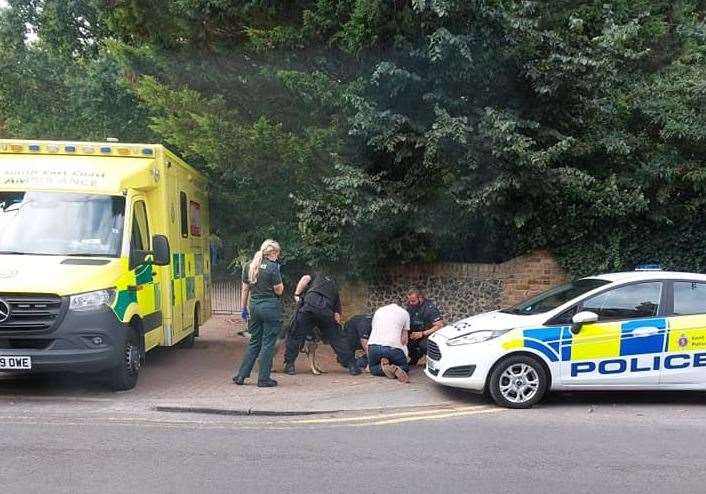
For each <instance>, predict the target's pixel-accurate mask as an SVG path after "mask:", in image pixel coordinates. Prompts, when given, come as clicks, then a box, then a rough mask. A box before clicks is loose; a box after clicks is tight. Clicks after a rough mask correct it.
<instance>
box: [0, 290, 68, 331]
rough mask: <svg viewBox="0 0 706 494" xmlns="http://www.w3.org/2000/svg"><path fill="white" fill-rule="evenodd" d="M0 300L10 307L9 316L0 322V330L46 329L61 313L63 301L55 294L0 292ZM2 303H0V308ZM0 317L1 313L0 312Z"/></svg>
mask: <svg viewBox="0 0 706 494" xmlns="http://www.w3.org/2000/svg"><path fill="white" fill-rule="evenodd" d="M0 301H2V302H5V304H7V305H8V306H9V308H10V315H9V318H8V319H6V320H5V321H2V322H0V331H3V332H9V331H48V330H51V329H53V328H54V327H55V325H56V324H57V323H58V322H59V320H60V318H61V315H62V313H63V310H62V309H63V301H62V299H61V297H58V296H56V295H18V294H14V293H13V294H7V295H6V294H2V293H0ZM2 309H4V305H3V304H2V303H0V310H2ZM0 317H2V314H0Z"/></svg>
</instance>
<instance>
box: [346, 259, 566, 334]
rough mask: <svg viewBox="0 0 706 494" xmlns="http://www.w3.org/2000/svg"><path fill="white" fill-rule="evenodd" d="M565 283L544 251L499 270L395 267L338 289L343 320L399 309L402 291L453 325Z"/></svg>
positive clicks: (452, 265)
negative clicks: (413, 290)
mask: <svg viewBox="0 0 706 494" xmlns="http://www.w3.org/2000/svg"><path fill="white" fill-rule="evenodd" d="M564 281H566V276H565V274H564V273H563V271H562V270H561V268H560V267H559V265H558V264H557V262H556V260H554V258H553V257H552V256H551V254H549V253H548V252H546V251H538V252H535V253H533V254H529V255H526V256H522V257H518V258H515V259H512V260H510V261H508V262H505V263H502V264H462V263H438V264H417V265H403V266H396V267H393V268H390V269H388V270H387V271H385V272H383V273H380V275H379V276H377V277H376V278H374V279H373V280H372V281H369V282H367V283H365V282H361V281H357V282H348V283H345V284H343V286H342V288H341V297H342V300H343V303H344V312H345V316H346V317H350V316H352V315H354V314H360V313H372V312H374V311H375V309H376V308H378V307H381V306H383V305H386V304H390V303H393V302H394V303H399V304H403V303H404V299H405V295H406V293H407V290H408V289H409V288H410V287H418V288H421V289H422V290H424V291H425V292H426V295H427V298H429V299H430V300H432V301H434V302H435V303H436V304H437V305H438V306H439V308H440V309H441V311H442V313H443V315H444V319H446V320H447V321H456V320H458V319H463V318H464V317H468V316H471V315H474V314H478V313H480V312H486V311H489V310H494V309H498V308H501V307H507V306H510V305H513V304H516V303H517V302H519V301H521V300H524V299H525V298H527V297H529V296H531V295H534V294H536V293H539V292H541V291H543V290H546V289H547V288H550V287H551V286H555V285H558V284H560V283H562V282H564Z"/></svg>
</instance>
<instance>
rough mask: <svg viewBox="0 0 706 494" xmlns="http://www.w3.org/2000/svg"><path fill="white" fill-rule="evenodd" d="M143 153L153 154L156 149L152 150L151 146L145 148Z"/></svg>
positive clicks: (146, 154)
mask: <svg viewBox="0 0 706 494" xmlns="http://www.w3.org/2000/svg"><path fill="white" fill-rule="evenodd" d="M142 154H144V155H145V156H152V154H154V151H152V150H151V149H150V148H144V149H143V150H142Z"/></svg>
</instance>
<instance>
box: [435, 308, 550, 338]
mask: <svg viewBox="0 0 706 494" xmlns="http://www.w3.org/2000/svg"><path fill="white" fill-rule="evenodd" d="M546 319H547V315H546V314H537V315H532V316H518V315H517V314H507V313H504V312H500V311H493V312H485V313H483V314H478V315H476V316H472V317H468V318H466V319H461V320H460V321H457V322H454V323H453V324H450V325H448V326H446V327H444V328H442V329H441V330H440V331H439V332H438V334H439V335H440V336H443V337H444V338H454V337H456V336H460V335H462V334H465V333H470V332H472V331H482V330H503V329H513V328H519V327H524V326H528V325H537V324H540V325H541V324H542V323H543V322H544V321H545V320H546Z"/></svg>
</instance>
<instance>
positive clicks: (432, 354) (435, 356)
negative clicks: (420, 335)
mask: <svg viewBox="0 0 706 494" xmlns="http://www.w3.org/2000/svg"><path fill="white" fill-rule="evenodd" d="M427 356H428V357H429V358H430V359H432V360H441V350H439V345H437V344H436V343H434V342H433V341H431V340H428V342H427Z"/></svg>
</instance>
